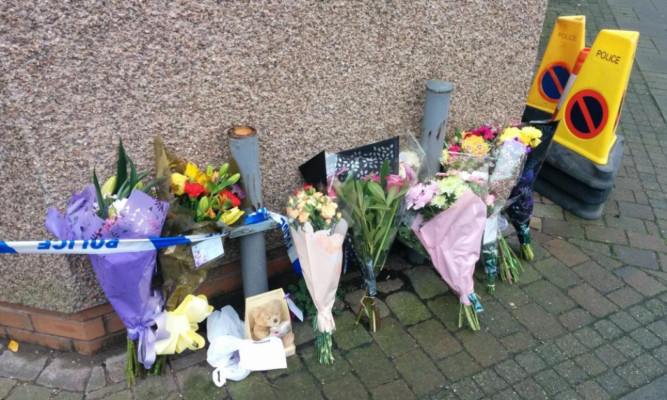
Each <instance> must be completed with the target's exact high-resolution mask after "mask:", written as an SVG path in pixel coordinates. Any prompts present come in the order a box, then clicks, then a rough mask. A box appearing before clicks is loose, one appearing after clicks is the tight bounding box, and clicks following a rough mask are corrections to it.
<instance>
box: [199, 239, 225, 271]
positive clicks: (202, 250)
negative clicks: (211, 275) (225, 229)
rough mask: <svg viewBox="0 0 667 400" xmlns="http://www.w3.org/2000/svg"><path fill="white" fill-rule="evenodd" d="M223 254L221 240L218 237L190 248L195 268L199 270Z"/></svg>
mask: <svg viewBox="0 0 667 400" xmlns="http://www.w3.org/2000/svg"><path fill="white" fill-rule="evenodd" d="M223 254H225V249H224V248H223V247H222V239H221V238H220V237H214V238H211V239H208V240H204V241H202V242H200V243H197V244H196V245H194V246H192V257H194V259H195V268H199V267H200V266H202V265H203V264H206V263H207V262H209V261H211V260H215V259H216V258H218V257H220V256H222V255H223Z"/></svg>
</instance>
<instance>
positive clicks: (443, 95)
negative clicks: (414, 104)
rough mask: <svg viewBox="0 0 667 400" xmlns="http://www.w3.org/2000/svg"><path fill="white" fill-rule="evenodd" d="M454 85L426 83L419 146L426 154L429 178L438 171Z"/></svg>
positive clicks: (438, 81) (441, 82)
mask: <svg viewBox="0 0 667 400" xmlns="http://www.w3.org/2000/svg"><path fill="white" fill-rule="evenodd" d="M452 90H454V85H453V84H451V83H449V82H445V81H441V80H431V81H428V82H426V101H425V102H424V115H423V116H422V131H421V138H420V144H421V146H422V148H423V149H424V152H426V165H427V167H428V172H429V176H433V175H434V174H435V173H436V172H438V171H439V169H440V157H442V148H443V147H444V144H445V127H446V126H447V115H448V114H449V101H450V99H451V94H452Z"/></svg>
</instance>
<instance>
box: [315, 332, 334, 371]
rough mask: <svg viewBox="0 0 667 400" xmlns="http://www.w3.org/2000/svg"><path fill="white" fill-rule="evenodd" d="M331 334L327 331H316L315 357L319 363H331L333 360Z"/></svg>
mask: <svg viewBox="0 0 667 400" xmlns="http://www.w3.org/2000/svg"><path fill="white" fill-rule="evenodd" d="M331 348H332V336H331V333H329V332H318V333H317V338H316V339H315V349H316V351H317V359H318V361H319V362H320V364H333V362H334V361H335V359H334V357H333V352H332V350H331Z"/></svg>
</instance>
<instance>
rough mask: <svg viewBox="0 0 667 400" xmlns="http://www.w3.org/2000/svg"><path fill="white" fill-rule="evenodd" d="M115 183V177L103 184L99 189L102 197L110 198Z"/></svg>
mask: <svg viewBox="0 0 667 400" xmlns="http://www.w3.org/2000/svg"><path fill="white" fill-rule="evenodd" d="M117 182H118V177H117V176H116V175H114V176H112V177H111V178H109V179H107V181H106V182H104V184H103V185H102V188H101V189H100V192H101V193H102V196H104V197H109V196H111V195H112V194H113V191H114V189H116V183H117Z"/></svg>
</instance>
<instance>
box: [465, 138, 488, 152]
mask: <svg viewBox="0 0 667 400" xmlns="http://www.w3.org/2000/svg"><path fill="white" fill-rule="evenodd" d="M461 149H462V150H463V152H465V153H469V154H474V155H476V156H483V155H484V154H486V153H488V152H489V150H490V147H489V145H488V144H487V143H486V142H485V141H484V138H482V137H481V136H477V135H470V136H468V137H466V138H465V139H463V142H461Z"/></svg>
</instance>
